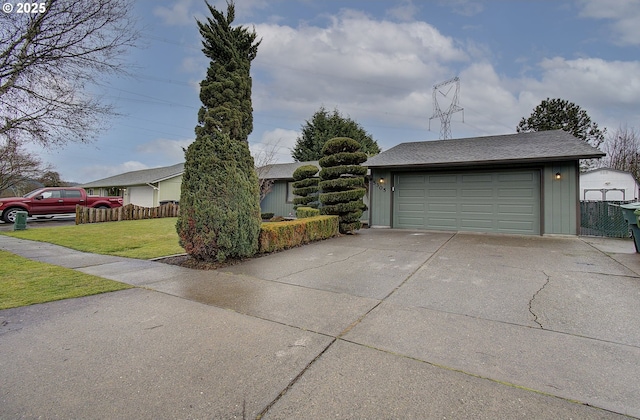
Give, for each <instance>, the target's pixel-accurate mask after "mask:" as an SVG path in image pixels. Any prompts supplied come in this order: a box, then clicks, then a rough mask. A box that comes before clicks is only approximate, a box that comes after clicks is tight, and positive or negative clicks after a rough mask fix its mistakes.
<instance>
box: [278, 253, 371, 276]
mask: <svg viewBox="0 0 640 420" xmlns="http://www.w3.org/2000/svg"><path fill="white" fill-rule="evenodd" d="M368 250H369V248H364V249H363V250H362V251H360V252H356V253H355V254H352V255H349V256H348V257H345V258H342V259H339V260H334V261H328V262H326V263H323V264H320V265H318V266H316V267H307V268H303V269H302V270H298V271H294V272H293V273H288V274H285V275H284V276H280V277H278V278H276V279H274V281H278V280H280V279H283V278H285V277H289V276H293V275H294V274H300V273H303V272H305V271H309V270H315V269H317V268H321V267H326V266H329V265H331V264H336V263H340V262H344V261H347V260H349V259H351V258H353V257H357V256H358V255H361V254H364V253H365V252H367V251H368Z"/></svg>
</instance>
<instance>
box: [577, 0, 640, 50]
mask: <svg viewBox="0 0 640 420" xmlns="http://www.w3.org/2000/svg"><path fill="white" fill-rule="evenodd" d="M579 4H580V5H581V6H582V9H581V11H580V16H581V17H583V18H592V19H607V20H611V21H612V23H611V30H612V31H613V37H614V42H615V43H617V44H620V45H640V25H638V22H640V0H618V1H601V0H579Z"/></svg>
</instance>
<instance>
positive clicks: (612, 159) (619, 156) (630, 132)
mask: <svg viewBox="0 0 640 420" xmlns="http://www.w3.org/2000/svg"><path fill="white" fill-rule="evenodd" d="M602 149H603V151H604V152H605V153H606V154H607V156H606V157H604V158H603V159H602V164H603V166H606V167H608V168H611V169H617V170H619V171H626V172H631V173H632V174H633V176H634V177H635V179H636V180H640V133H639V132H638V131H637V130H636V129H635V128H633V127H631V128H629V127H627V126H626V125H624V126H620V127H619V128H618V129H617V130H616V131H614V132H613V133H611V134H610V135H609V136H607V139H606V141H605V142H604V144H603V145H602Z"/></svg>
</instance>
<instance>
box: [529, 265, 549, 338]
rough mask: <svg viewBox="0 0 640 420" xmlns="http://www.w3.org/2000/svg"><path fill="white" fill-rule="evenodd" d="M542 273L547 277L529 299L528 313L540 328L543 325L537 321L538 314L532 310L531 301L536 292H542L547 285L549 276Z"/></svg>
mask: <svg viewBox="0 0 640 420" xmlns="http://www.w3.org/2000/svg"><path fill="white" fill-rule="evenodd" d="M542 274H544V275H545V276H546V277H547V279H546V280H545V282H544V284H543V285H542V287H540V288H539V289H538V290H537V291H536V292H535V293H534V294H533V297H532V298H531V300H530V301H529V313H531V315H533V322H535V323H536V324H538V326H539V327H540V329H542V330H544V327H543V326H542V324H541V323H540V321H538V315H537V314H536V313H535V312H533V301H534V300H536V297H537V296H538V294H539V293H540V292H542V291H543V290H544V288H545V287H547V285H548V284H549V279H550V278H551V277H549V275H548V274H547V273H545V272H544V271H543V272H542Z"/></svg>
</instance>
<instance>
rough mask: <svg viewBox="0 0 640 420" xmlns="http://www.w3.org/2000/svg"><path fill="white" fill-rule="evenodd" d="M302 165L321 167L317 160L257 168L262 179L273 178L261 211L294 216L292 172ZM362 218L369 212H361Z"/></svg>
mask: <svg viewBox="0 0 640 420" xmlns="http://www.w3.org/2000/svg"><path fill="white" fill-rule="evenodd" d="M304 165H314V166H316V167H317V168H318V172H319V170H320V169H321V168H320V164H319V163H318V161H310V162H293V163H276V164H272V165H267V166H264V167H262V168H259V169H258V174H259V175H258V176H259V177H260V178H262V179H270V180H273V185H272V186H271V191H270V192H269V193H268V194H267V195H266V196H265V197H264V198H263V199H262V202H261V203H260V211H261V212H262V213H273V214H274V215H276V216H283V217H289V216H295V214H296V211H295V210H294V208H293V198H294V195H293V182H294V181H293V173H294V172H295V170H296V169H298V168H299V167H301V166H304ZM363 201H364V203H365V204H368V202H369V201H368V194H367V196H365V198H364V200H363ZM362 220H363V221H365V222H368V220H369V213H368V211H365V212H364V213H363V214H362Z"/></svg>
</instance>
